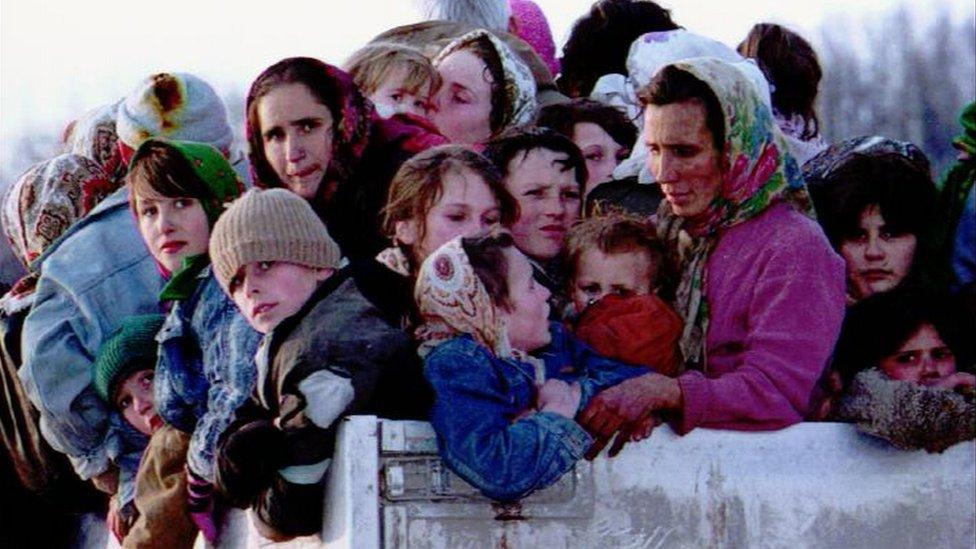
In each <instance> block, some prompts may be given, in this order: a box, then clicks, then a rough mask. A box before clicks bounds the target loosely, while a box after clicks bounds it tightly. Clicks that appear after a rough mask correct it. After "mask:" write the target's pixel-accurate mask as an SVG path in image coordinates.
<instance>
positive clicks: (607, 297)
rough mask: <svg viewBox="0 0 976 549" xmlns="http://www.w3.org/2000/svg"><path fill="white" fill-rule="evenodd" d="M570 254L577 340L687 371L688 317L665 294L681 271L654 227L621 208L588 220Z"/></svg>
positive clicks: (663, 369)
mask: <svg viewBox="0 0 976 549" xmlns="http://www.w3.org/2000/svg"><path fill="white" fill-rule="evenodd" d="M566 257H567V261H566V265H568V266H569V269H570V278H569V294H570V295H571V296H572V300H573V315H570V316H572V317H575V318H577V322H576V330H575V332H576V337H578V338H580V339H581V340H583V341H584V342H585V343H586V344H588V345H590V346H591V347H593V349H594V350H596V351H597V352H598V353H600V354H602V355H604V356H607V357H610V358H613V359H615V360H620V361H622V362H627V363H630V364H640V365H644V366H647V367H650V368H653V369H654V370H655V371H657V372H658V373H661V374H664V375H668V376H673V375H676V374H678V373H680V368H681V356H680V353H679V352H678V338H679V337H680V335H681V326H682V323H681V318H680V317H679V316H678V314H677V313H675V312H674V310H673V309H672V308H671V307H670V306H669V305H667V304H666V303H665V302H664V301H663V300H662V299H661V298H660V297H658V295H657V294H659V293H661V294H662V295H664V296H667V295H668V292H669V289H670V288H669V287H670V286H671V280H672V279H673V268H672V267H671V264H670V262H669V261H668V255H667V252H666V251H665V248H664V244H663V243H662V242H661V241H660V240H658V238H657V236H656V235H655V230H654V227H653V225H651V224H650V223H647V222H644V221H642V220H640V219H639V218H636V217H633V216H629V215H626V214H623V213H616V212H611V213H607V214H602V215H597V216H594V217H590V218H587V219H584V220H582V221H580V222H578V223H576V225H574V226H573V228H572V229H570V231H569V236H568V238H567V244H566Z"/></svg>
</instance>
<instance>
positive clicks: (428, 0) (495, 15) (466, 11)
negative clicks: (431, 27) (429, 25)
mask: <svg viewBox="0 0 976 549" xmlns="http://www.w3.org/2000/svg"><path fill="white" fill-rule="evenodd" d="M424 14H425V15H426V17H427V19H440V20H444V21H456V22H458V23H467V24H469V25H473V26H475V27H478V28H482V29H490V30H506V29H508V17H509V15H511V12H510V10H509V7H508V0H425V2H424Z"/></svg>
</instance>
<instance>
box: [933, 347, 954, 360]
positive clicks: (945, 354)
mask: <svg viewBox="0 0 976 549" xmlns="http://www.w3.org/2000/svg"><path fill="white" fill-rule="evenodd" d="M932 358H934V359H935V360H949V359H952V358H955V355H954V354H952V349H950V348H948V347H938V348H936V349H933V350H932Z"/></svg>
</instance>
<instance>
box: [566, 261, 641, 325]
mask: <svg viewBox="0 0 976 549" xmlns="http://www.w3.org/2000/svg"><path fill="white" fill-rule="evenodd" d="M653 272H654V265H653V263H652V262H651V255H650V254H649V253H647V252H644V251H640V250H633V251H626V252H619V253H610V254H607V253H604V252H603V251H602V250H600V249H598V248H589V249H587V250H583V253H581V254H580V256H579V259H578V260H577V263H576V272H575V274H574V278H573V288H572V294H573V305H574V306H575V307H576V312H577V313H582V312H583V309H586V307H587V306H588V305H590V304H591V303H595V302H597V301H599V300H600V299H601V298H603V296H605V295H608V294H614V295H619V296H624V297H627V296H632V295H647V294H650V293H652V292H653V288H652V287H651V277H652V275H653Z"/></svg>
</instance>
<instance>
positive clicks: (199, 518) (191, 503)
mask: <svg viewBox="0 0 976 549" xmlns="http://www.w3.org/2000/svg"><path fill="white" fill-rule="evenodd" d="M213 491H214V487H213V484H211V483H210V482H208V481H206V480H205V479H203V478H202V477H200V476H198V475H197V474H196V473H194V472H193V470H192V469H190V466H189V465H187V466H186V492H187V507H188V509H189V511H190V520H192V521H193V524H195V525H196V526H197V529H199V530H200V533H201V534H203V538H204V539H205V540H207V541H208V542H209V543H210V544H211V545H215V544H216V543H217V538H218V537H219V535H220V529H219V527H218V520H217V506H216V505H215V502H214V493H213Z"/></svg>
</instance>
